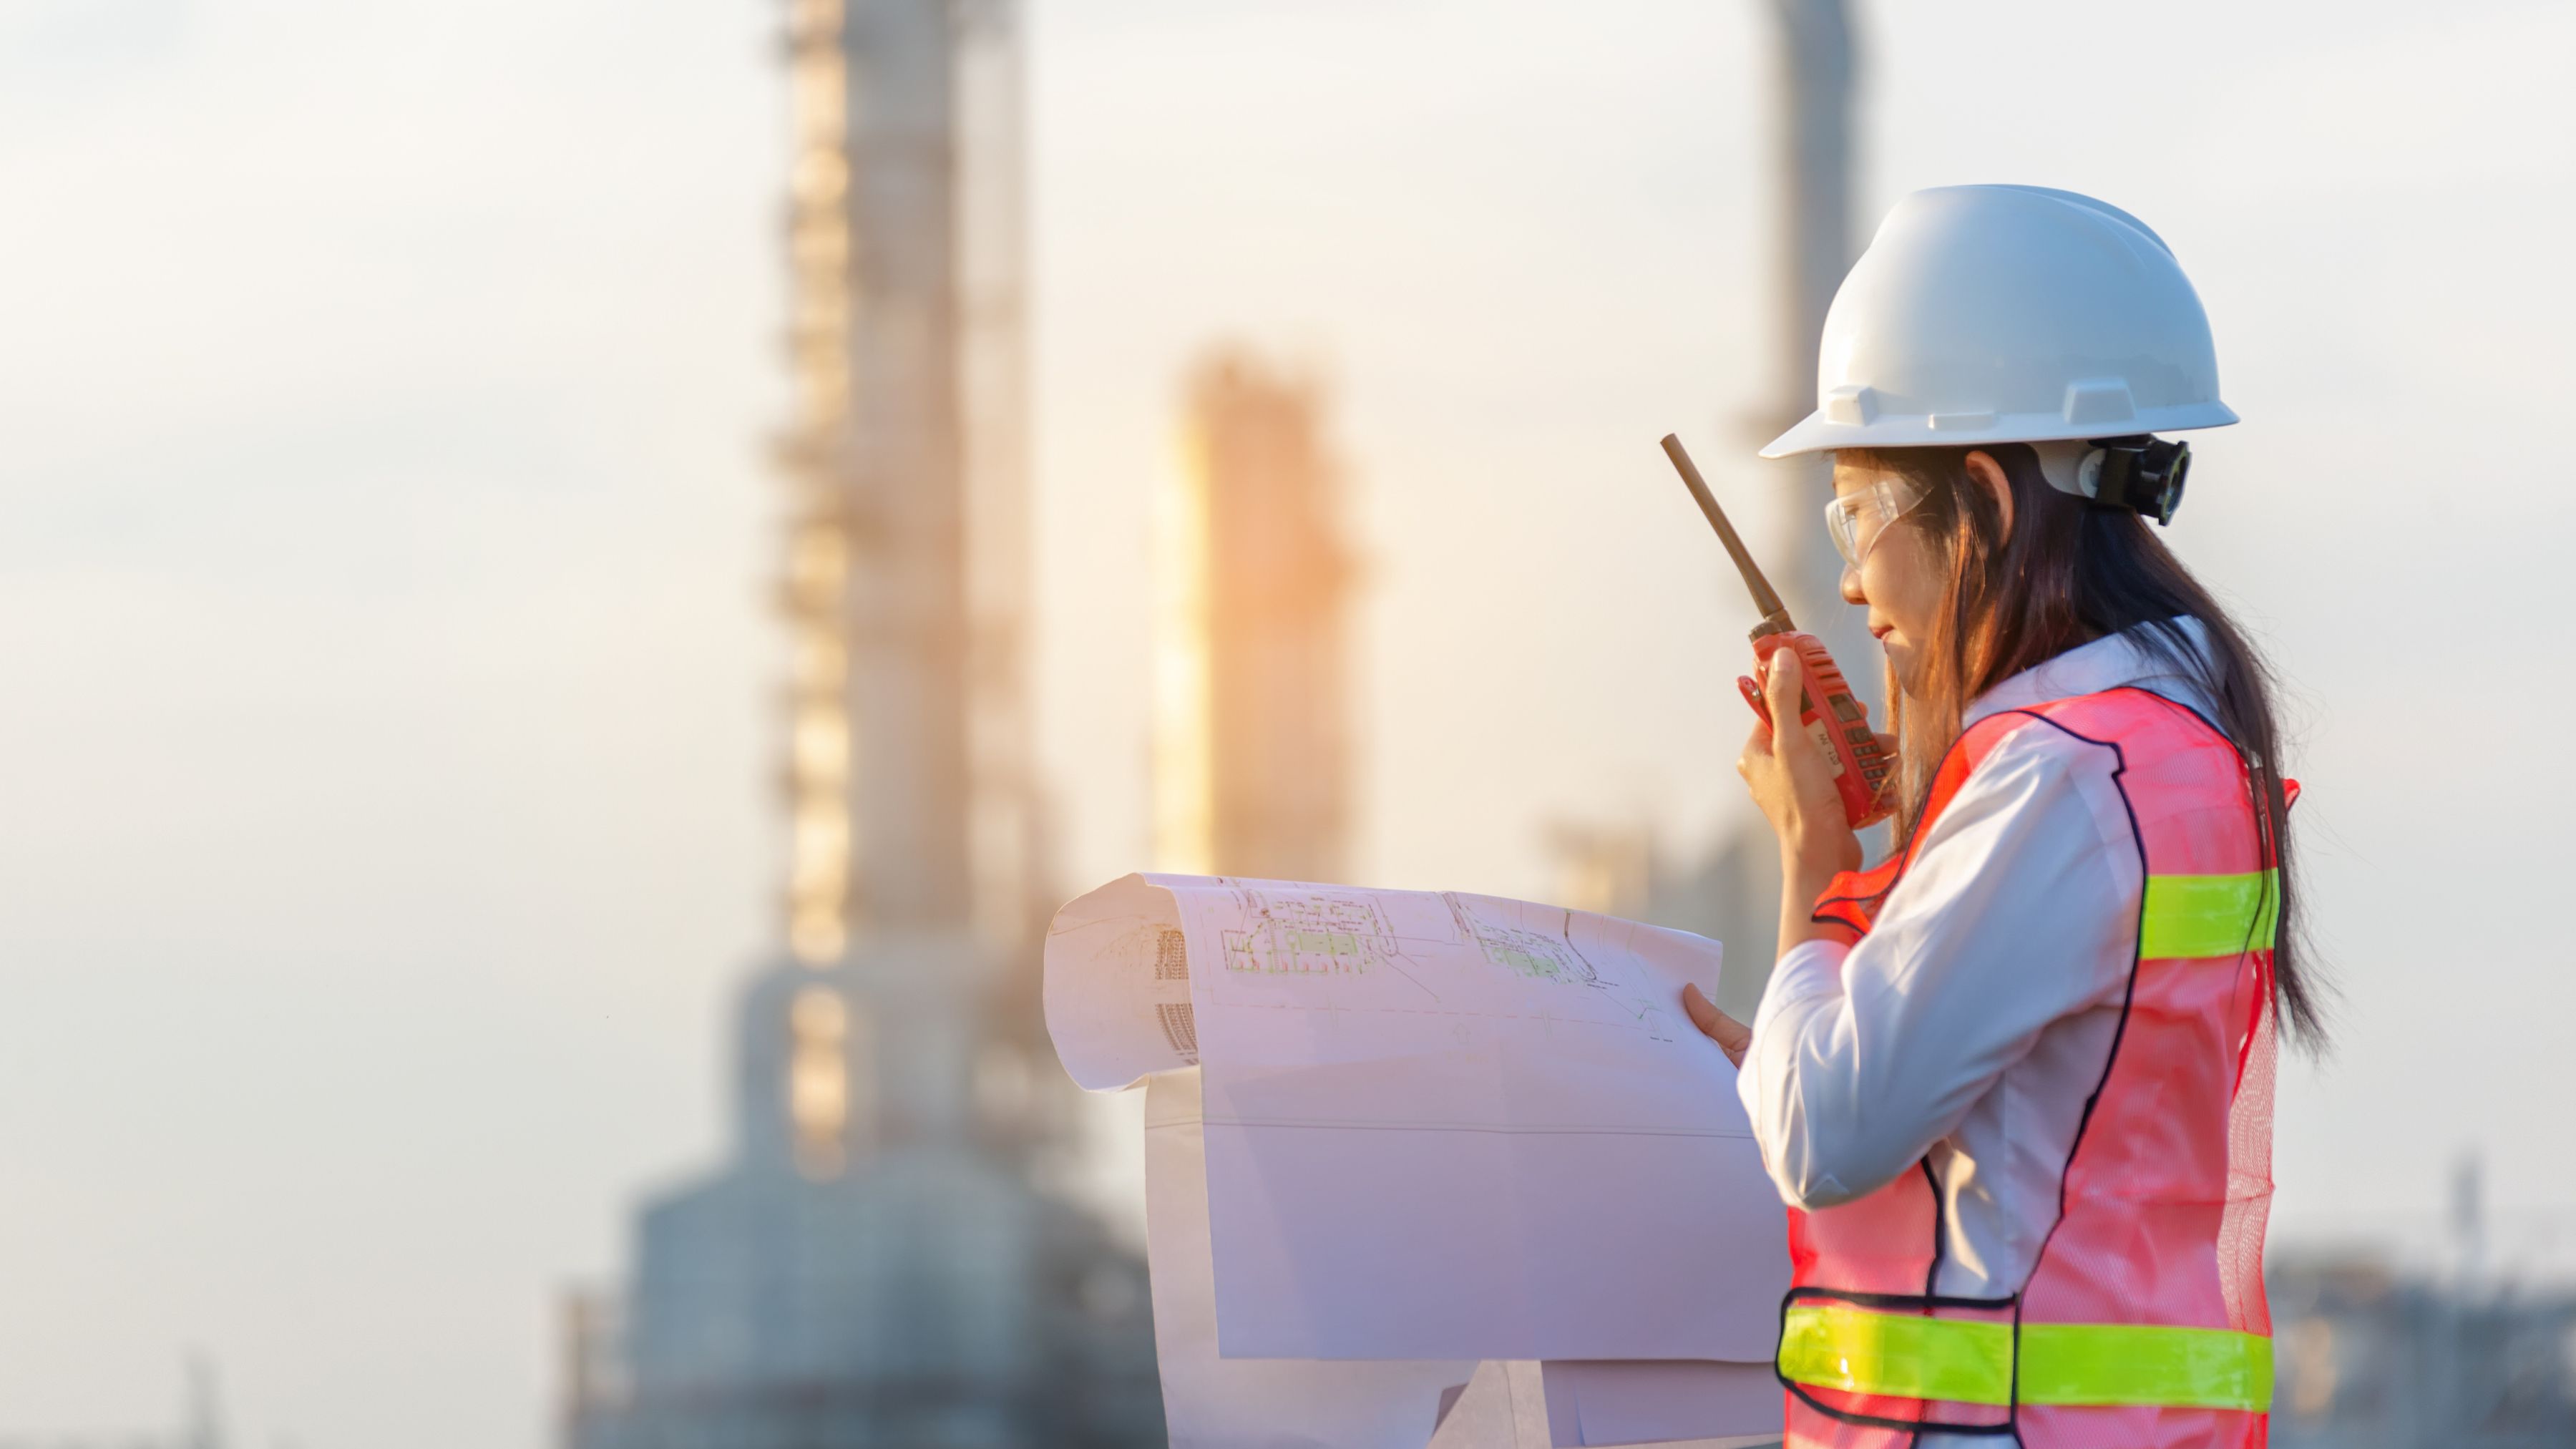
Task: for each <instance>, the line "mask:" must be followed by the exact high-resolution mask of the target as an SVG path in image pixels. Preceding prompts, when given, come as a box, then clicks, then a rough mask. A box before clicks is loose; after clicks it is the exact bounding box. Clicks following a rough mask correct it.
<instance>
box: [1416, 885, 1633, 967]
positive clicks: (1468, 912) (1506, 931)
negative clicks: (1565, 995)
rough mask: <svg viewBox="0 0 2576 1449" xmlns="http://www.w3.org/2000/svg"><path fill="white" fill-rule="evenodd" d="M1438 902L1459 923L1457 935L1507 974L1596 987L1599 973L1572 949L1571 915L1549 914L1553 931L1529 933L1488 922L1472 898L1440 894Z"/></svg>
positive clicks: (1518, 927) (1521, 929)
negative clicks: (1553, 926)
mask: <svg viewBox="0 0 2576 1449" xmlns="http://www.w3.org/2000/svg"><path fill="white" fill-rule="evenodd" d="M1440 899H1441V900H1442V901H1444V902H1447V903H1448V906H1449V914H1450V917H1451V918H1452V919H1454V920H1455V921H1457V923H1458V934H1459V935H1460V936H1462V937H1464V938H1465V939H1467V940H1469V941H1472V942H1474V943H1475V946H1476V949H1477V950H1479V951H1482V952H1483V953H1484V954H1485V959H1486V960H1488V961H1491V962H1493V963H1494V964H1495V965H1497V966H1500V967H1502V968H1503V969H1504V970H1506V971H1511V972H1516V973H1518V974H1519V975H1522V976H1525V977H1528V978H1529V979H1530V980H1532V981H1562V982H1565V983H1567V984H1569V985H1575V986H1599V985H1600V984H1601V973H1600V972H1598V971H1596V970H1594V969H1593V968H1592V963H1591V962H1589V961H1586V960H1584V959H1583V953H1582V952H1581V951H1578V950H1576V949H1575V946H1574V932H1573V923H1574V913H1573V912H1572V911H1564V910H1559V911H1552V912H1549V914H1552V915H1554V916H1556V917H1557V918H1558V919H1557V925H1556V929H1555V932H1554V933H1553V934H1550V933H1549V932H1547V931H1545V930H1532V929H1530V928H1528V927H1526V926H1516V925H1510V924H1507V923H1504V922H1501V921H1494V920H1488V919H1486V918H1485V916H1484V914H1483V913H1481V912H1480V911H1478V910H1477V909H1476V907H1475V906H1474V905H1473V904H1471V902H1472V901H1473V900H1474V898H1473V897H1468V896H1461V895H1459V894H1458V893H1457V892H1456V891H1442V892H1441V893H1440Z"/></svg>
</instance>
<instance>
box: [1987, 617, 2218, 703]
mask: <svg viewBox="0 0 2576 1449" xmlns="http://www.w3.org/2000/svg"><path fill="white" fill-rule="evenodd" d="M2174 623H2176V624H2178V625H2180V626H2181V628H2182V632H2183V636H2184V637H2185V638H2186V639H2188V640H2190V641H2191V647H2192V651H2193V652H2194V653H2196V654H2199V655H2200V656H2201V657H2202V658H2204V659H2206V658H2208V657H2209V631H2208V630H2207V629H2206V628H2205V627H2203V625H2202V624H2201V622H2200V620H2198V619H2196V618H2193V617H2192V616H2190V615H2188V614H2185V615H2181V616H2179V617H2177V618H2176V619H2175V620H2174ZM2148 627H2149V626H2148V625H2145V624H2136V625H2132V626H2130V627H2129V628H2127V629H2123V630H2121V631H2120V632H2119V633H2117V634H2105V635H2103V636H2102V637H2101V638H2099V639H2096V640H2094V641H2093V642H2092V643H2090V644H2078V645H2077V646H2075V647H2074V648H2072V649H2069V650H2067V651H2066V652H2065V653H2063V654H2060V655H2058V656H2057V657H2056V658H2054V659H2045V660H2042V661H2040V662H2039V663H2037V664H2034V665H2032V666H2031V667H2030V668H2028V669H2025V670H2023V671H2022V672H2021V673H2019V674H2016V675H2013V676H2012V677H2011V678H2009V679H2006V680H2004V681H2002V682H2001V683H1998V684H1997V685H1996V686H1995V687H1994V688H1992V689H1989V690H1987V691H1986V692H1985V693H1983V694H1981V695H1978V696H1977V697H1976V699H1975V701H1974V702H1972V703H1971V704H1969V706H1968V710H1967V717H1966V719H1965V720H1964V721H1963V723H1962V728H1964V727H1966V726H1967V725H1973V724H1975V723H1976V722H1977V721H1979V720H1981V719H1984V718H1986V717H1987V716H1989V715H1996V714H2001V713H2003V712H2004V711H2005V710H2008V709H2028V708H2030V707H2031V706H2033V705H2041V704H2047V703H2050V702H2051V701H2053V700H2060V699H2072V698H2074V697H2075V696H2077V695H2082V694H2099V693H2101V692H2102V691H2104V690H2106V689H2119V688H2121V687H2123V686H2128V685H2134V686H2136V687H2138V688H2140V689H2145V690H2150V691H2152V692H2154V693H2156V694H2160V695H2163V696H2164V697H2165V698H2167V699H2170V700H2172V701H2174V702H2175V703H2177V704H2182V705H2187V706H2189V707H2190V708H2192V709H2194V710H2197V711H2199V712H2200V713H2201V714H2203V715H2207V714H2209V713H2211V709H2210V701H2209V697H2208V692H2207V691H2206V690H2204V689H2203V688H2202V687H2201V684H2200V681H2199V680H2197V679H2194V678H2191V677H2190V676H2188V675H2183V674H2177V673H2175V672H2174V669H2173V666H2172V664H2170V663H2169V662H2167V661H2166V660H2164V659H2163V658H2160V657H2159V656H2157V655H2156V654H2155V653H2153V652H2152V651H2150V650H2149V649H2148V648H2147V646H2146V645H2145V644H2144V643H2142V642H2141V641H2140V638H2139V636H2140V634H2141V633H2142V632H2143V631H2144V630H2146V629H2147V628H2148Z"/></svg>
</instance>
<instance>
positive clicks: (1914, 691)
mask: <svg viewBox="0 0 2576 1449" xmlns="http://www.w3.org/2000/svg"><path fill="white" fill-rule="evenodd" d="M1878 642H1879V644H1880V645H1881V647H1883V648H1885V649H1886V650H1887V667H1888V669H1889V671H1890V672H1892V673H1893V674H1895V676H1896V687H1897V688H1898V689H1901V690H1903V691H1904V692H1905V693H1906V694H1907V695H1909V696H1918V695H1919V694H1920V692H1921V691H1920V690H1919V688H1918V686H1919V685H1920V683H1921V681H1920V680H1919V679H1918V678H1917V677H1916V673H1917V671H1916V669H1915V659H1914V648H1913V646H1912V645H1909V644H1907V643H1906V642H1905V641H1904V640H1903V639H1901V638H1899V637H1898V636H1896V635H1894V634H1890V635H1888V636H1887V637H1886V638H1884V639H1881V640H1879V641H1878Z"/></svg>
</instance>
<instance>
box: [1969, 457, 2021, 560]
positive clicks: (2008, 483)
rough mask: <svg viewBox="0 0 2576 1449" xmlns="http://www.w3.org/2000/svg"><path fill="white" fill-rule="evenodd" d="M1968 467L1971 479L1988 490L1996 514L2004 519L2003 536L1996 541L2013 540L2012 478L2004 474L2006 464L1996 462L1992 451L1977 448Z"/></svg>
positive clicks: (2007, 541)
mask: <svg viewBox="0 0 2576 1449" xmlns="http://www.w3.org/2000/svg"><path fill="white" fill-rule="evenodd" d="M1966 467H1967V470H1968V478H1969V480H1970V481H1971V482H1973V483H1974V484H1975V485H1976V486H1977V487H1979V488H1983V489H1984V490H1986V496H1987V497H1989V498H1991V499H1993V500H1994V504H1995V516H1996V517H1998V518H2000V519H2001V520H2002V521H2003V534H2002V537H2000V538H1998V539H1997V540H1996V542H1998V543H2009V542H2011V541H2012V530H2013V492H2012V480H2011V479H2010V478H2007V477H2005V476H2004V465H2003V464H2001V463H1998V462H1996V461H1995V457H1994V455H1993V454H1992V453H1988V452H1986V451H1984V450H1983V449H1976V450H1972V451H1971V452H1970V453H1969V454H1968V459H1967V464H1966Z"/></svg>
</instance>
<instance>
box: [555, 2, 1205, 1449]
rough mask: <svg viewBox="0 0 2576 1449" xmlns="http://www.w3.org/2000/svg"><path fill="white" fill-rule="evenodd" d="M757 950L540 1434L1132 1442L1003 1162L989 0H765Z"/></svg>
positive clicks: (1025, 1158) (931, 1442)
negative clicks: (764, 452) (712, 1097)
mask: <svg viewBox="0 0 2576 1449" xmlns="http://www.w3.org/2000/svg"><path fill="white" fill-rule="evenodd" d="M787 9H788V16H787V26H786V45H785V56H786V66H787V73H788V77H789V94H790V99H791V113H792V118H793V120H792V125H793V132H792V137H793V142H792V144H793V154H792V159H791V163H790V167H789V195H788V202H787V207H786V214H785V230H786V243H787V245H786V254H787V261H788V265H789V269H790V289H789V314H788V324H787V328H786V339H785V340H786V350H787V355H788V360H789V364H790V367H791V371H792V375H793V379H794V388H793V394H792V398H793V400H792V403H791V407H792V414H791V416H790V418H789V420H788V421H787V423H786V425H785V427H784V428H783V429H782V431H781V434H780V437H779V440H778V447H777V455H778V461H779V465H780V469H781V471H782V473H783V474H784V475H785V478H786V482H787V488H788V504H787V508H786V510H785V539H784V542H785V555H786V558H785V567H784V570H783V573H782V577H781V579H780V584H779V591H778V598H779V605H780V609H781V612H782V614H783V615H784V617H785V620H786V623H787V627H788V643H789V650H788V676H787V680H786V683H785V688H784V690H783V691H782V701H781V703H782V713H783V716H784V718H783V724H784V726H785V729H784V735H785V745H784V749H783V750H782V752H781V754H782V758H781V761H780V771H779V780H780V793H781V797H782V803H783V805H784V807H785V808H784V814H785V818H786V825H787V830H786V837H787V841H786V843H787V850H786V869H785V877H786V878H785V882H784V888H783V890H782V892H781V901H780V909H779V916H778V919H779V948H780V949H779V952H778V957H777V959H775V960H774V961H773V963H772V964H770V965H769V966H767V967H766V968H765V969H762V970H760V971H758V972H756V973H755V974H754V976H753V978H752V980H751V981H750V982H749V983H748V985H747V987H746V989H745V990H744V992H743V994H742V997H741V1000H740V1006H739V1012H738V1016H737V1019H736V1023H735V1026H736V1033H737V1041H738V1045H737V1072H736V1075H735V1080H734V1082H733V1095H734V1103H735V1108H734V1114H733V1140H732V1143H731V1145H730V1153H729V1157H728V1160H726V1161H725V1162H724V1163H723V1164H721V1165H720V1166H719V1167H717V1168H716V1169H715V1170H714V1171H713V1172H711V1173H709V1174H707V1175H705V1176H703V1177H700V1178H698V1179H696V1180H694V1181H692V1182H690V1183H688V1184H686V1185H684V1186H682V1187H680V1188H678V1189H676V1190H674V1191H670V1192H667V1193H663V1194H660V1195H658V1196H656V1197H654V1198H653V1199H652V1200H650V1201H649V1202H647V1203H646V1205H645V1207H644V1209H643V1211H642V1213H641V1216H640V1219H639V1222H638V1228H637V1233H636V1243H635V1262H634V1277H633V1281H632V1284H631V1286H630V1288H629V1290H628V1292H627V1294H626V1295H625V1299H624V1302H623V1304H622V1306H621V1305H617V1304H612V1303H607V1302H587V1301H585V1302H578V1303H576V1304H575V1305H574V1308H573V1311H572V1312H571V1314H569V1315H568V1319H567V1328H568V1335H567V1338H568V1341H567V1365H566V1375H567V1387H568V1392H567V1396H566V1397H567V1405H566V1420H565V1442H566V1444H567V1445H568V1446H569V1449H871V1446H880V1445H883V1446H903V1449H949V1446H955V1449H967V1446H973V1449H1005V1446H1022V1445H1026V1446H1038V1445H1046V1446H1050V1449H1052V1446H1059V1445H1063V1446H1084V1445H1097V1446H1109V1445H1138V1444H1146V1443H1157V1442H1160V1439H1161V1428H1162V1425H1161V1403H1160V1396H1159V1393H1158V1391H1157V1389H1156V1385H1155V1381H1154V1377H1153V1346H1152V1339H1151V1324H1150V1320H1149V1310H1148V1307H1147V1297H1146V1294H1145V1291H1144V1283H1143V1269H1142V1265H1141V1264H1140V1263H1138V1262H1136V1261H1135V1260H1134V1259H1133V1258H1132V1257H1130V1256H1126V1255H1123V1254H1121V1253H1119V1252H1117V1251H1116V1250H1114V1249H1112V1248H1111V1247H1110V1246H1109V1245H1108V1243H1107V1242H1106V1240H1105V1239H1104V1237H1103V1235H1102V1233H1101V1231H1100V1230H1099V1228H1098V1226H1097V1225H1096V1224H1095V1223H1094V1222H1093V1221H1092V1220H1091V1219H1090V1218H1089V1217H1087V1216H1086V1215H1084V1214H1083V1213H1081V1212H1079V1211H1077V1210H1076V1209H1074V1208H1072V1207H1070V1206H1068V1205H1066V1204H1065V1203H1063V1202H1061V1201H1058V1200H1057V1199H1055V1198H1053V1197H1050V1196H1048V1195H1047V1194H1045V1193H1043V1192H1041V1191H1038V1190H1037V1189H1036V1188H1034V1187H1033V1186H1032V1182H1031V1174H1032V1168H1033V1167H1034V1166H1035V1165H1036V1164H1037V1162H1038V1161H1039V1159H1040V1158H1041V1157H1042V1155H1043V1154H1044V1153H1045V1152H1046V1150H1047V1149H1048V1148H1049V1146H1050V1145H1051V1144H1053V1143H1056V1142H1059V1141H1060V1140H1061V1138H1062V1134H1063V1130H1064V1128H1065V1126H1066V1121H1065V1116H1064V1110H1063V1106H1064V1099H1065V1097H1066V1096H1067V1095H1068V1094H1069V1093H1070V1088H1069V1086H1062V1087H1060V1086H1057V1085H1056V1083H1057V1082H1058V1077H1059V1074H1057V1073H1054V1072H1052V1071H1048V1070H1043V1069H1042V1068H1043V1067H1044V1066H1045V1064H1046V1063H1047V1062H1048V1059H1049V1054H1048V1052H1047V1048H1046V1045H1045V1042H1044V1038H1043V1031H1042V1027H1041V1025H1040V1023H1039V1022H1038V1021H1037V1020H1036V1013H1035V1008H1034V1003H1035V1002H1036V1000H1037V997H1038V993H1037V990H1036V982H1035V979H1034V970H1035V963H1036V961H1037V958H1038V951H1037V944H1036V942H1037V933H1038V930H1039V929H1040V928H1041V927H1042V923H1043V919H1044V915H1043V913H1044V911H1045V909H1046V907H1047V905H1048V904H1049V902H1048V901H1046V900H1045V899H1044V898H1043V897H1042V895H1041V894H1040V890H1041V884H1040V882H1039V881H1038V880H1037V874H1038V872H1037V857H1038V849H1037V844H1038V830H1037V823H1036V808H1035V806H1036V792H1035V790H1034V789H1033V788H1032V782H1031V779H1030V774H1029V770H1030V765H1029V749H1028V726H1027V719H1026V714H1025V703H1024V698H1023V693H1022V686H1021V673H1022V659H1021V639H1022V633H1023V627H1024V622H1025V610H1024V602H1023V600H1024V593H1025V587H1026V552H1027V542H1026V535H1025V527H1026V524H1025V516H1026V510H1025V506H1024V503H1025V498H1024V492H1025V488H1024V478H1025V469H1024V463H1023V452H1024V407H1023V398H1022V389H1023V384H1022V376H1023V374H1022V359H1021V349H1020V335H1021V316H1022V310H1023V309H1022V291H1021V276H1022V266H1021V257H1020V216H1019V211H1020V202H1021V186H1020V177H1019V164H1018V158H1019V128H1020V99H1019V97H1020V74H1019V61H1018V50H1017V25H1016V14H1015V12H1014V7H1013V6H1012V5H1011V4H1010V3H1008V0H985V3H972V0H789V4H788V7H787Z"/></svg>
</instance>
